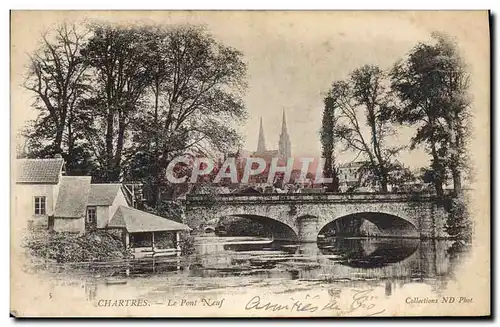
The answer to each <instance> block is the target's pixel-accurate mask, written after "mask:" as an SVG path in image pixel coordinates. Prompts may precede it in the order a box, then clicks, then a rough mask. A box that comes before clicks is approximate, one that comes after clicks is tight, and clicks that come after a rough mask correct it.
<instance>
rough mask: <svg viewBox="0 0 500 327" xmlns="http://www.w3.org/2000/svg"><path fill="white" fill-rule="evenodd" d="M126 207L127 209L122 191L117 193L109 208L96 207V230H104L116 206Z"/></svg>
mask: <svg viewBox="0 0 500 327" xmlns="http://www.w3.org/2000/svg"><path fill="white" fill-rule="evenodd" d="M120 205H122V206H126V207H128V203H127V200H126V199H125V195H124V194H123V192H122V190H121V189H120V190H119V191H118V194H117V195H116V197H115V199H114V201H113V203H112V204H111V205H110V206H97V207H96V209H97V210H96V211H97V228H106V226H107V225H108V223H109V221H110V220H111V218H113V215H114V214H115V212H116V210H117V209H118V206H120Z"/></svg>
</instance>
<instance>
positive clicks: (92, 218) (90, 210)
mask: <svg viewBox="0 0 500 327" xmlns="http://www.w3.org/2000/svg"><path fill="white" fill-rule="evenodd" d="M96 221H97V212H96V207H87V222H88V223H94V222H96Z"/></svg>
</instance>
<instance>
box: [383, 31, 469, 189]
mask: <svg viewBox="0 0 500 327" xmlns="http://www.w3.org/2000/svg"><path fill="white" fill-rule="evenodd" d="M433 37H434V39H435V40H436V42H435V43H434V44H424V43H420V44H417V45H416V46H415V47H414V48H413V49H412V50H411V51H410V53H409V55H408V57H407V58H406V59H405V60H404V61H401V62H398V63H397V64H396V65H395V66H394V67H393V69H392V71H391V73H390V76H391V88H392V90H393V91H394V93H395V94H396V95H397V97H398V99H399V106H398V108H397V110H395V111H394V116H393V117H394V120H395V121H397V122H399V123H402V124H407V125H412V126H416V127H417V132H416V134H415V135H414V137H413V138H412V148H414V147H415V146H416V145H419V144H424V145H426V149H427V150H428V151H429V153H430V155H431V158H432V161H431V169H432V176H433V177H432V179H433V182H434V185H435V189H436V192H437V194H438V195H440V196H442V195H443V184H444V183H445V182H446V181H447V179H448V178H449V173H450V172H451V175H452V178H453V186H454V190H455V192H459V191H460V189H461V178H462V177H461V175H462V174H461V172H462V171H463V170H467V169H468V163H467V162H468V158H467V155H466V152H467V151H466V146H467V140H468V137H469V123H470V108H469V104H470V103H469V99H468V97H467V92H468V88H469V76H468V73H467V72H466V69H465V65H464V64H463V62H462V60H461V58H460V56H459V54H458V51H457V47H456V45H455V44H454V43H453V41H452V40H451V39H449V38H448V37H446V36H444V35H440V34H434V35H433Z"/></svg>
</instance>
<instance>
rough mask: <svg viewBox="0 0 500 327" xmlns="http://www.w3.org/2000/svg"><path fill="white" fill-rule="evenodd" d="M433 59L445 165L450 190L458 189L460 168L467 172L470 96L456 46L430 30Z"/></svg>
mask: <svg viewBox="0 0 500 327" xmlns="http://www.w3.org/2000/svg"><path fill="white" fill-rule="evenodd" d="M433 37H434V38H435V39H436V41H437V42H436V45H435V48H436V49H438V51H439V56H438V57H437V58H435V61H436V65H437V66H438V71H439V74H440V79H441V85H442V87H441V96H440V97H439V98H437V99H436V100H437V101H438V103H439V104H438V105H439V107H440V108H441V110H440V111H441V116H442V118H443V120H444V122H445V124H444V126H445V137H446V141H447V142H448V144H449V145H448V156H447V166H448V167H449V169H450V172H451V177H452V179H453V189H454V191H455V193H458V192H460V191H461V189H462V171H463V170H465V171H467V170H468V168H469V166H468V157H467V142H468V140H469V136H470V130H469V128H470V126H469V124H470V115H471V113H470V98H469V95H468V91H469V86H470V81H469V73H468V72H467V70H466V66H465V64H464V62H463V60H462V59H461V57H460V54H459V53H458V50H457V45H456V44H455V43H454V42H453V40H452V39H451V38H449V37H448V36H446V35H443V34H439V33H434V34H433Z"/></svg>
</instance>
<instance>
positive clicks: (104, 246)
mask: <svg viewBox="0 0 500 327" xmlns="http://www.w3.org/2000/svg"><path fill="white" fill-rule="evenodd" d="M24 243H25V244H24V245H25V248H26V249H27V250H28V253H29V254H30V255H32V256H34V257H38V258H41V259H46V260H55V261H56V262H58V263H67V262H89V261H98V262H99V261H106V260H112V259H122V258H124V257H127V256H128V254H129V253H128V252H127V251H126V250H125V248H124V246H123V244H122V242H121V240H120V239H118V238H116V237H114V236H113V235H111V234H109V233H106V232H104V231H95V232H91V233H86V234H84V235H75V234H68V233H57V232H40V231H39V232H36V233H31V234H30V235H29V236H28V238H27V239H26V240H25V242H24Z"/></svg>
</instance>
